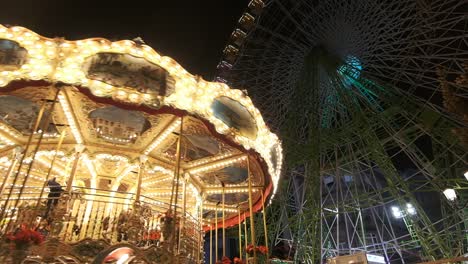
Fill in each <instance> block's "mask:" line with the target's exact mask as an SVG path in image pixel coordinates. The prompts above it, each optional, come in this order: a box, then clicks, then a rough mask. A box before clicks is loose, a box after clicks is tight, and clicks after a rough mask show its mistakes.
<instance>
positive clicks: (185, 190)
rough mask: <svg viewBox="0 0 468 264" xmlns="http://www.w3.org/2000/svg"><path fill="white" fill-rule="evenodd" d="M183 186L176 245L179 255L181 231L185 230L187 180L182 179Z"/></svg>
mask: <svg viewBox="0 0 468 264" xmlns="http://www.w3.org/2000/svg"><path fill="white" fill-rule="evenodd" d="M183 184H184V189H183V193H182V199H183V207H182V218H181V220H182V221H180V227H179V234H178V236H179V241H178V242H179V243H178V245H177V250H178V253H180V246H181V241H182V239H181V238H182V230H183V229H184V228H185V217H186V210H187V180H186V179H184V181H183Z"/></svg>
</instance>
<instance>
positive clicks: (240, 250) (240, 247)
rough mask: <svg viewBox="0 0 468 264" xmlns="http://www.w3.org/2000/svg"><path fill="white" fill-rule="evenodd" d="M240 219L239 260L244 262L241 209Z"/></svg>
mask: <svg viewBox="0 0 468 264" xmlns="http://www.w3.org/2000/svg"><path fill="white" fill-rule="evenodd" d="M238 215H239V217H238V219H239V258H240V259H241V260H242V229H241V225H242V223H241V212H240V209H239V213H238Z"/></svg>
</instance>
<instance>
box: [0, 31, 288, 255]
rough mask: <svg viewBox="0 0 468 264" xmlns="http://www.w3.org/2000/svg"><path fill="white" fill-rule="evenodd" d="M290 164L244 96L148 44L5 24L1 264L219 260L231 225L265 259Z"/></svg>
mask: <svg viewBox="0 0 468 264" xmlns="http://www.w3.org/2000/svg"><path fill="white" fill-rule="evenodd" d="M281 162H282V150H281V145H280V141H279V140H278V137H277V136H276V135H275V134H273V133H271V132H270V131H269V129H268V128H267V126H266V125H265V122H264V121H263V119H262V116H261V114H260V113H259V111H258V110H257V109H256V108H255V106H254V105H253V103H252V101H251V100H250V98H249V97H248V96H247V95H246V93H245V92H244V91H241V90H236V89H231V88H230V87H228V86H227V85H226V84H223V83H215V82H208V81H205V80H203V79H202V78H200V77H198V76H194V75H191V74H190V73H188V72H187V71H185V70H184V69H183V68H182V67H181V66H180V65H179V64H178V63H177V62H175V61H174V60H173V59H171V58H169V57H165V56H161V55H159V54H158V53H157V52H155V51H154V50H153V49H151V48H150V47H149V46H147V45H145V44H144V42H143V41H142V40H140V39H136V40H134V41H129V40H124V41H116V42H111V41H109V40H106V39H102V38H94V39H86V40H79V41H67V40H65V39H62V38H54V39H49V38H45V37H42V36H40V35H38V34H36V33H34V32H32V31H30V30H28V29H25V28H22V27H4V26H2V25H0V184H1V188H0V208H1V211H0V232H1V234H2V238H3V239H2V241H1V247H0V262H1V263H118V264H123V263H203V262H204V258H205V255H210V261H209V262H213V263H215V261H216V260H221V259H222V258H223V256H224V255H225V248H226V246H225V243H226V242H225V240H226V237H225V236H226V235H225V230H226V229H227V228H230V227H234V226H238V227H234V228H236V230H237V228H238V230H239V236H240V237H243V239H239V245H238V252H240V254H239V256H238V257H239V259H241V261H243V262H245V261H246V260H250V261H249V263H256V262H257V257H258V256H257V253H259V254H260V253H262V252H260V251H261V248H260V245H257V244H256V243H257V240H256V239H255V238H256V236H255V228H254V227H255V225H256V224H255V223H254V217H252V216H253V215H254V214H255V213H256V212H260V211H263V210H264V207H265V206H266V205H267V204H268V201H269V200H270V199H271V198H272V197H273V196H274V194H275V191H276V187H277V183H278V180H279V176H280V173H281ZM263 219H265V214H263ZM241 223H243V224H242V225H240V224H241ZM247 225H249V226H250V227H251V228H249V229H248V230H249V231H248V234H247V229H246V228H245V227H246V226H247ZM241 226H243V227H242V228H241ZM260 226H262V225H260ZM263 226H264V228H265V229H266V224H265V222H263ZM262 231H263V230H262ZM218 232H221V233H222V236H221V233H220V237H222V239H220V240H219V241H218V239H213V237H218ZM264 234H266V230H265V231H264ZM206 236H209V237H210V238H211V239H209V241H210V245H211V243H213V245H211V247H210V248H213V247H214V244H216V248H222V254H221V253H218V250H210V252H203V245H204V243H205V238H206ZM252 238H254V239H252ZM266 238H267V236H266V235H265V239H266ZM218 243H220V244H221V245H218ZM267 244H268V241H265V242H262V245H267ZM252 248H253V249H254V250H252ZM257 249H260V251H258V250H257ZM248 250H250V251H249V252H246V251H248ZM213 251H214V252H213ZM246 253H252V254H251V255H249V254H246ZM212 260H214V261H212Z"/></svg>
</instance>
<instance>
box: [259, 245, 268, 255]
mask: <svg viewBox="0 0 468 264" xmlns="http://www.w3.org/2000/svg"><path fill="white" fill-rule="evenodd" d="M257 250H258V252H260V254H263V255H266V254H267V253H268V248H267V247H266V246H258V247H257Z"/></svg>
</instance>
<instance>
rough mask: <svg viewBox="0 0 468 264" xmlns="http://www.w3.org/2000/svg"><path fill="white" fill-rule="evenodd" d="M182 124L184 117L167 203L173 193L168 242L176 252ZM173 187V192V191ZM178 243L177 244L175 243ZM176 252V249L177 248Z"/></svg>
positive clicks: (170, 204)
mask: <svg viewBox="0 0 468 264" xmlns="http://www.w3.org/2000/svg"><path fill="white" fill-rule="evenodd" d="M183 125H184V117H181V118H180V131H179V135H178V137H177V149H176V164H175V170H174V177H175V181H173V182H172V191H171V200H170V203H169V208H170V207H171V206H172V197H173V195H172V194H174V218H173V223H172V224H173V225H174V226H173V227H172V228H173V229H172V234H171V243H170V247H169V248H170V250H172V251H173V252H174V254H175V253H176V251H175V250H174V242H175V241H174V240H175V238H176V233H177V197H178V195H179V177H180V158H181V151H180V148H181V145H182V144H181V140H182V132H183ZM174 189H175V193H174ZM177 245H178V244H177ZM177 252H178V250H177ZM177 262H178V261H177Z"/></svg>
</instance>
